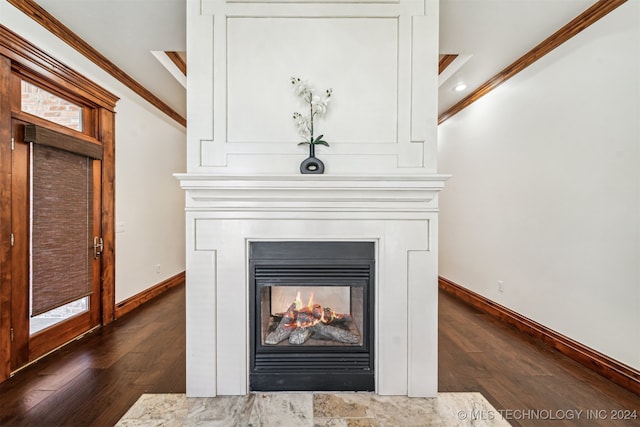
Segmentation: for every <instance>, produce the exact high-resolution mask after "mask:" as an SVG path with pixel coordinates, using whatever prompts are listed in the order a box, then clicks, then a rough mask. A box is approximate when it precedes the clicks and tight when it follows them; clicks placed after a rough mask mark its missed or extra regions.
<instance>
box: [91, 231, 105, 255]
mask: <svg viewBox="0 0 640 427" xmlns="http://www.w3.org/2000/svg"><path fill="white" fill-rule="evenodd" d="M103 250H104V243H103V241H102V237H97V236H96V237H94V238H93V259H98V257H99V256H100V255H101V254H102V251H103Z"/></svg>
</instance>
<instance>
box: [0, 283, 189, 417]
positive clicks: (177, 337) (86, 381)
mask: <svg viewBox="0 0 640 427" xmlns="http://www.w3.org/2000/svg"><path fill="white" fill-rule="evenodd" d="M184 310H185V308H184V286H179V287H176V288H173V289H171V290H169V291H168V292H166V293H165V294H163V295H162V296H160V297H158V298H157V299H156V300H154V301H153V302H151V303H149V304H145V305H143V306H141V307H140V308H138V309H136V310H135V311H133V312H131V313H129V314H127V315H125V316H123V317H122V318H120V319H118V320H116V321H115V322H113V323H111V324H109V325H107V326H105V327H104V328H102V329H101V330H98V331H96V332H94V333H91V334H89V335H87V336H85V337H84V338H82V339H80V340H78V341H75V342H73V343H71V344H69V345H68V346H66V347H64V348H63V349H61V350H59V351H58V352H56V353H53V354H51V355H49V356H48V357H46V358H44V359H42V360H40V361H39V362H37V363H36V364H34V365H31V366H29V367H27V368H25V369H24V370H22V371H20V372H18V373H17V374H16V375H15V376H14V377H12V378H10V379H9V380H7V381H5V382H4V383H2V384H0V402H1V405H2V408H1V409H0V425H1V426H38V427H49V426H51V427H53V426H112V425H114V424H115V423H116V422H117V421H118V420H119V419H120V417H122V415H124V413H125V412H126V411H127V410H128V409H129V407H130V406H131V405H133V403H135V401H136V400H137V399H138V397H140V395H141V394H143V393H184V392H185V319H184Z"/></svg>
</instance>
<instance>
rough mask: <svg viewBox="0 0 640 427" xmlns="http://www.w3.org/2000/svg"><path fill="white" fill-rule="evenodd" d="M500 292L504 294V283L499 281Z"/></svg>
mask: <svg viewBox="0 0 640 427" xmlns="http://www.w3.org/2000/svg"><path fill="white" fill-rule="evenodd" d="M498 292H504V282H503V281H502V280H498Z"/></svg>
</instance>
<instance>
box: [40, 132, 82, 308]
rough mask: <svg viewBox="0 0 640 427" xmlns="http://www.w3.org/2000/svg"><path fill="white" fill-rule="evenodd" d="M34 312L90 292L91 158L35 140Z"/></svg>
mask: <svg viewBox="0 0 640 427" xmlns="http://www.w3.org/2000/svg"><path fill="white" fill-rule="evenodd" d="M32 147H33V152H32V153H33V154H32V156H33V157H32V209H33V213H32V231H31V242H32V243H31V255H32V260H31V295H32V299H31V304H32V305H31V315H32V316H36V315H38V314H42V313H44V312H47V311H49V310H52V309H54V308H57V307H60V306H62V305H64V304H67V303H69V302H71V301H75V300H77V299H79V298H82V297H84V296H87V295H89V294H91V289H92V286H91V277H92V274H91V259H92V256H93V252H92V250H93V249H92V240H91V239H92V237H93V236H92V235H91V234H92V233H91V230H92V222H93V221H92V206H91V204H92V200H93V197H92V192H93V185H92V184H93V183H92V176H93V174H92V170H91V159H89V158H88V157H85V156H83V155H79V154H74V153H71V152H68V151H64V150H60V149H57V148H53V147H48V146H45V145H39V144H33V145H32Z"/></svg>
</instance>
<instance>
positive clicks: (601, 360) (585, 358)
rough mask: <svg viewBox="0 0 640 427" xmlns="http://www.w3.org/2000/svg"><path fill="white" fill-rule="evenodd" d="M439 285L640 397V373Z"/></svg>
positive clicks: (442, 282)
mask: <svg viewBox="0 0 640 427" xmlns="http://www.w3.org/2000/svg"><path fill="white" fill-rule="evenodd" d="M438 284H439V287H440V289H442V290H444V291H445V292H447V293H449V294H451V295H454V296H455V297H457V298H459V299H461V300H462V301H464V302H466V303H467V304H470V305H472V306H473V307H475V308H477V309H479V310H481V311H483V312H484V313H487V314H489V315H491V316H493V317H495V318H496V319H499V320H501V321H502V322H504V323H506V324H508V325H511V326H514V327H515V328H516V329H518V330H519V331H521V332H523V333H525V334H527V335H530V336H532V337H534V338H536V339H538V340H539V341H541V342H543V343H544V344H546V345H548V346H549V347H551V348H553V349H555V350H558V351H559V352H560V353H562V354H564V355H565V356H568V357H570V358H571V359H573V360H575V361H576V362H578V363H580V364H581V365H583V366H585V367H587V368H589V369H591V370H592V371H594V372H596V373H598V374H600V375H602V376H603V377H605V378H607V379H609V380H611V381H613V382H614V383H616V384H618V385H620V386H622V387H624V388H626V389H627V390H630V391H632V392H634V393H639V394H640V371H638V370H636V369H634V368H632V367H630V366H627V365H625V364H623V363H620V362H618V361H617V360H614V359H612V358H610V357H608V356H606V355H604V354H602V353H599V352H598V351H596V350H594V349H592V348H590V347H587V346H586V345H584V344H581V343H579V342H577V341H574V340H572V339H571V338H569V337H566V336H564V335H562V334H559V333H557V332H555V331H554V330H552V329H549V328H547V327H546V326H544V325H541V324H539V323H537V322H534V321H533V320H531V319H528V318H526V317H524V316H522V315H521V314H518V313H516V312H515V311H512V310H510V309H508V308H506V307H504V306H502V305H500V304H497V303H495V302H493V301H491V300H490V299H487V298H485V297H483V296H482V295H479V294H477V293H475V292H473V291H470V290H469V289H466V288H464V287H463V286H460V285H459V284H457V283H455V282H452V281H451V280H448V279H445V278H444V277H442V276H440V277H438Z"/></svg>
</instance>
